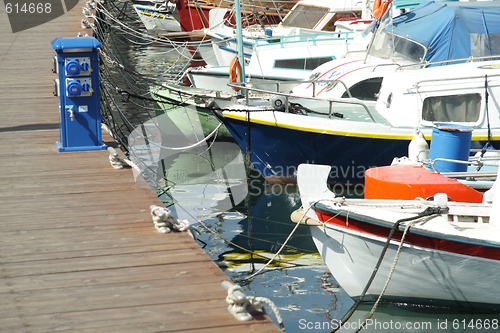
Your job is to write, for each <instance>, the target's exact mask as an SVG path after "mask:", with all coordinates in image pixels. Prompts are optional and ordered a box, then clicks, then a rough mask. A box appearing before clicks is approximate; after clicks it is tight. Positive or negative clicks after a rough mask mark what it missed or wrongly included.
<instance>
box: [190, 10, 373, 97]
mask: <svg viewBox="0 0 500 333" xmlns="http://www.w3.org/2000/svg"><path fill="white" fill-rule="evenodd" d="M311 11H313V12H311ZM362 11H364V12H365V13H367V11H366V10H365V2H363V3H361V2H354V1H353V2H349V3H347V4H346V3H345V2H344V1H333V2H332V1H328V2H327V1H324V0H314V1H313V0H303V1H300V2H298V3H297V4H296V5H295V6H294V7H293V9H292V11H290V12H289V13H288V14H287V16H286V17H285V18H284V20H283V22H281V23H280V24H279V25H277V26H275V27H267V28H266V29H263V28H262V27H260V26H250V27H247V28H245V29H244V30H243V35H242V44H243V53H244V57H245V62H246V63H247V66H245V74H246V80H247V82H252V83H255V82H259V81H261V80H269V79H271V80H304V79H307V78H308V77H309V75H310V74H311V72H312V70H313V69H314V68H316V67H318V66H319V65H321V64H323V63H325V62H328V61H330V60H332V59H336V58H339V57H343V56H346V55H347V54H349V55H350V54H353V53H355V52H365V51H366V47H367V45H368V43H369V41H370V38H369V37H366V35H364V34H363V30H364V29H365V28H367V27H368V26H369V25H370V24H371V23H372V19H371V17H369V14H363V17H362V14H361V13H362ZM206 32H207V35H208V36H210V38H211V41H212V44H213V54H215V59H216V60H217V64H218V66H214V57H213V56H211V55H208V56H204V55H203V54H202V57H204V58H205V57H209V59H210V62H211V66H206V67H199V68H191V69H189V71H188V72H187V73H186V74H187V76H188V77H189V79H190V81H191V83H192V85H193V86H194V87H198V88H202V89H214V87H217V88H218V90H222V91H228V92H229V91H232V88H230V87H227V83H228V81H229V71H230V62H231V60H232V59H233V58H234V57H235V56H236V54H237V39H236V33H235V31H234V29H233V28H230V27H228V26H226V25H224V24H223V21H222V22H221V23H219V24H215V25H213V26H211V27H210V28H209V29H207V30H206ZM287 91H289V89H288V90H287Z"/></svg>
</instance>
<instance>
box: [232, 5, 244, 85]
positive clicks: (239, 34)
mask: <svg viewBox="0 0 500 333" xmlns="http://www.w3.org/2000/svg"><path fill="white" fill-rule="evenodd" d="M234 6H235V9H236V17H235V19H236V41H237V51H238V63H239V66H240V73H241V74H240V82H245V56H244V53H243V32H242V27H241V8H240V0H234Z"/></svg>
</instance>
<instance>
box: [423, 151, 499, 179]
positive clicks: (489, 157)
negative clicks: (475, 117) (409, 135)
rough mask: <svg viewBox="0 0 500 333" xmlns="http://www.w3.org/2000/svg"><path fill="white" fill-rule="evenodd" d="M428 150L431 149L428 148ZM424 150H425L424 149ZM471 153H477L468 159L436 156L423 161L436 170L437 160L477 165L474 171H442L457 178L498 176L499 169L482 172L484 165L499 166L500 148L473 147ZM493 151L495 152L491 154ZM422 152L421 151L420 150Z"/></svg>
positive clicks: (447, 175)
mask: <svg viewBox="0 0 500 333" xmlns="http://www.w3.org/2000/svg"><path fill="white" fill-rule="evenodd" d="M426 151H427V152H428V151H429V150H426ZM422 152H423V151H422ZM470 152H471V153H476V154H474V155H472V156H470V157H469V159H468V160H467V161H464V160H457V159H450V158H440V157H439V158H435V159H432V160H431V159H429V160H428V161H423V162H424V164H425V163H427V165H428V167H429V168H430V169H431V170H432V171H434V172H438V171H437V170H436V168H435V164H436V162H449V163H456V164H466V165H468V166H475V167H476V171H474V172H467V171H466V172H455V171H453V172H452V171H446V172H440V173H441V174H442V175H443V176H446V177H450V178H455V177H473V178H496V176H497V171H485V172H480V171H479V170H481V168H482V167H483V166H498V162H499V161H500V151H498V150H491V149H488V150H485V149H471V150H470ZM485 152H489V153H490V154H484V153H485ZM491 153H493V154H491ZM419 154H420V152H419Z"/></svg>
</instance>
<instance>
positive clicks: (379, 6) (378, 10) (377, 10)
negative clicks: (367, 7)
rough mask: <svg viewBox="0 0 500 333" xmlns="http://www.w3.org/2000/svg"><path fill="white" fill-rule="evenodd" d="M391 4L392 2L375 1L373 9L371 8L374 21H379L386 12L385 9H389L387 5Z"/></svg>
mask: <svg viewBox="0 0 500 333" xmlns="http://www.w3.org/2000/svg"><path fill="white" fill-rule="evenodd" d="M391 2H392V0H388V1H383V2H382V0H375V2H374V3H373V8H372V13H373V17H375V18H376V19H379V18H381V17H382V16H384V14H385V12H386V11H387V9H388V8H389V5H390V4H391Z"/></svg>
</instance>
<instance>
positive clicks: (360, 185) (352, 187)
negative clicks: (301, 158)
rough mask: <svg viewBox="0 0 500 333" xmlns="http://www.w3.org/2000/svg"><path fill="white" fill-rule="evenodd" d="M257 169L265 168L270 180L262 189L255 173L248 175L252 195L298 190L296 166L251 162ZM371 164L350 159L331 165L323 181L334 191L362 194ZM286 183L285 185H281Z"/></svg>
mask: <svg viewBox="0 0 500 333" xmlns="http://www.w3.org/2000/svg"><path fill="white" fill-rule="evenodd" d="M253 164H254V165H255V166H256V168H257V169H259V170H263V169H264V170H265V171H266V172H264V178H266V179H267V180H268V181H270V182H271V185H270V186H267V187H266V188H265V189H263V188H262V187H261V186H260V185H261V182H260V179H259V176H257V175H253V176H252V175H250V177H249V185H250V189H249V192H250V193H251V194H253V195H259V194H261V193H262V191H265V192H266V193H274V194H276V195H280V194H282V193H284V192H286V193H290V192H293V191H298V189H296V185H295V181H296V177H297V166H294V165H292V166H286V167H285V166H275V167H272V168H271V166H267V167H266V168H262V165H263V164H262V163H260V162H253ZM306 164H311V165H314V164H315V163H314V162H307V163H306ZM372 167H373V166H364V165H356V163H355V161H352V162H351V164H350V165H340V166H339V165H332V166H331V169H330V172H329V174H328V177H327V179H325V182H326V183H327V186H328V187H329V189H330V190H331V191H332V192H334V193H336V194H341V195H346V196H349V197H351V196H363V194H364V177H365V172H366V170H368V169H369V168H372ZM309 172H312V173H314V172H315V170H314V169H311V170H310V171H309ZM282 184H286V185H282Z"/></svg>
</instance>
